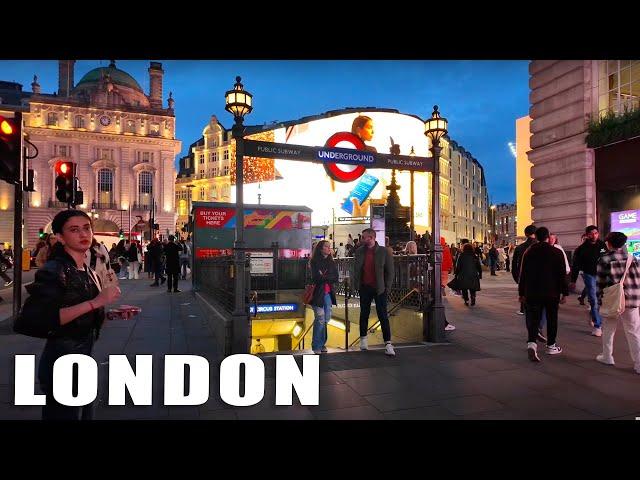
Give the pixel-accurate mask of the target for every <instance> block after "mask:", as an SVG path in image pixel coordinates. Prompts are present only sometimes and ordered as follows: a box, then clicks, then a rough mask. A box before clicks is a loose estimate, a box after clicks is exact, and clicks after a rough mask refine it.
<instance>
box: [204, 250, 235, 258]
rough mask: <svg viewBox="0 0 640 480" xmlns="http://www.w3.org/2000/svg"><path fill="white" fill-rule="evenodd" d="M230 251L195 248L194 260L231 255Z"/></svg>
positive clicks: (231, 251)
mask: <svg viewBox="0 0 640 480" xmlns="http://www.w3.org/2000/svg"><path fill="white" fill-rule="evenodd" d="M232 254H233V250H232V249H230V248H229V249H220V248H196V258H211V257H217V256H219V255H232Z"/></svg>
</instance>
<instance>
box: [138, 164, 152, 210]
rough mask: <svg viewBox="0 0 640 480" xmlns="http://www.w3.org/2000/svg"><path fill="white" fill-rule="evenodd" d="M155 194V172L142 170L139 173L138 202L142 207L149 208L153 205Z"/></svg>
mask: <svg viewBox="0 0 640 480" xmlns="http://www.w3.org/2000/svg"><path fill="white" fill-rule="evenodd" d="M152 195H153V173H151V172H140V175H138V204H139V205H140V206H141V207H142V208H148V207H149V206H150V205H151V198H152Z"/></svg>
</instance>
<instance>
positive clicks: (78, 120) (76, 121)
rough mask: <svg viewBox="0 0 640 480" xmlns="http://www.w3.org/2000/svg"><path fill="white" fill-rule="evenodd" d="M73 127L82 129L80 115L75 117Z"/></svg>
mask: <svg viewBox="0 0 640 480" xmlns="http://www.w3.org/2000/svg"><path fill="white" fill-rule="evenodd" d="M74 126H75V127H76V128H84V117H83V116H82V115H76V118H75V122H74Z"/></svg>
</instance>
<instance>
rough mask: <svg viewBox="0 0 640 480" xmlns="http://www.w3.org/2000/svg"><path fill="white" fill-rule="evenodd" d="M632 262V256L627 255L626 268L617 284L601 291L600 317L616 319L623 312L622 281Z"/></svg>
mask: <svg viewBox="0 0 640 480" xmlns="http://www.w3.org/2000/svg"><path fill="white" fill-rule="evenodd" d="M632 261H633V255H630V254H629V255H627V266H626V268H625V269H624V274H623V275H622V279H621V280H620V282H619V283H614V284H613V285H611V286H609V287H606V288H603V289H602V305H601V306H600V315H602V316H603V317H607V318H614V319H615V318H617V317H618V315H620V314H622V312H624V308H625V302H624V280H625V278H626V277H627V272H628V271H629V267H630V266H631V262H632Z"/></svg>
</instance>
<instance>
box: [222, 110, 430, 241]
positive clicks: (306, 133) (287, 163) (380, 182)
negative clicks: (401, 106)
mask: <svg viewBox="0 0 640 480" xmlns="http://www.w3.org/2000/svg"><path fill="white" fill-rule="evenodd" d="M363 117H364V118H363ZM340 132H348V133H350V134H351V135H346V134H343V135H342V136H341V135H337V134H338V133H340ZM354 136H357V137H359V138H360V139H361V141H360V142H358V141H355V142H354V141H353V138H354ZM343 137H344V140H341V138H343ZM273 141H274V142H277V143H286V144H292V145H306V146H325V145H327V144H330V145H331V146H333V147H336V148H350V149H355V148H356V146H355V144H356V143H357V144H359V146H360V147H363V148H360V149H361V150H363V151H365V152H378V153H391V148H392V146H393V145H396V147H395V149H396V150H395V152H394V153H398V154H400V155H409V154H410V153H411V149H412V147H413V150H414V152H415V154H416V155H417V156H422V157H427V156H430V154H429V152H428V143H427V139H426V137H425V135H424V122H423V121H422V120H420V119H419V118H417V117H414V116H411V115H406V114H400V113H393V112H379V111H366V110H363V111H360V112H357V111H354V112H352V113H351V112H350V113H344V114H340V115H335V116H331V117H328V118H320V119H316V120H311V121H309V122H306V123H300V124H296V125H290V126H288V127H286V128H278V129H275V130H273ZM274 163H275V165H274V171H277V172H278V175H277V176H276V178H275V179H274V180H270V181H261V182H259V183H251V184H245V186H244V196H245V200H246V201H247V202H252V203H253V202H257V199H258V194H260V195H261V198H262V201H263V202H265V201H266V202H268V203H270V204H281V205H286V204H290V203H297V204H300V203H303V204H304V205H306V206H308V207H310V208H311V210H313V225H331V224H332V223H333V219H334V217H335V218H336V219H337V218H338V217H348V216H353V217H363V216H368V215H369V205H370V202H371V200H374V199H375V200H381V201H385V200H386V197H387V195H388V193H389V191H388V190H387V188H386V187H387V186H388V185H389V184H390V183H391V170H386V169H372V168H368V169H366V172H365V171H364V169H363V168H362V167H361V166H358V165H339V166H338V169H336V171H335V172H333V175H332V176H333V177H334V178H332V176H330V175H329V173H332V172H328V168H326V167H325V165H323V164H319V163H311V162H297V161H292V160H281V159H276V160H275V161H274ZM351 171H354V172H355V173H354V175H349V172H351ZM427 175H428V174H427V173H425V172H416V173H415V174H414V188H415V194H414V199H415V224H416V228H417V229H418V230H420V229H426V228H427V226H428V225H429V222H428V206H427V199H428V198H429V196H430V188H429V185H428V181H429V178H428V176H427ZM353 177H355V178H353ZM336 178H338V180H336ZM340 178H342V180H340ZM344 179H347V181H344ZM396 182H397V183H398V185H400V187H401V188H400V190H399V191H398V195H399V196H400V201H401V203H402V204H403V205H405V206H408V205H409V203H410V174H409V172H408V171H397V172H396ZM232 194H233V195H235V192H233V190H232ZM232 201H235V197H232Z"/></svg>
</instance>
